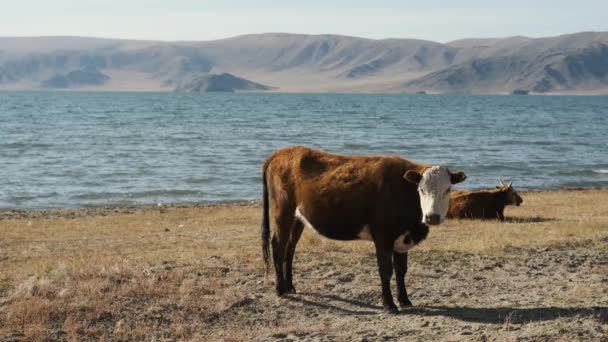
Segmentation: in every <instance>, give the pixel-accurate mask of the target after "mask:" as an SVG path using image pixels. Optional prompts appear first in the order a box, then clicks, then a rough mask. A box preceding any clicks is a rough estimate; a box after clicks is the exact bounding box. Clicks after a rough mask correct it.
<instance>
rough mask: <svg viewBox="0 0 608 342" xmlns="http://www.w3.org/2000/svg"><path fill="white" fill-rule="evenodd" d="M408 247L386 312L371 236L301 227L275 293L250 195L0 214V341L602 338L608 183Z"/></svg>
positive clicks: (607, 336)
mask: <svg viewBox="0 0 608 342" xmlns="http://www.w3.org/2000/svg"><path fill="white" fill-rule="evenodd" d="M522 196H523V198H524V204H523V205H522V206H521V207H516V208H515V207H514V208H508V209H507V211H506V215H507V217H508V218H509V219H508V220H507V221H506V222H497V221H465V220H453V221H448V222H446V223H445V224H444V225H442V226H440V227H433V228H432V230H431V233H430V236H429V238H428V239H427V241H425V242H423V243H422V245H420V246H419V247H417V248H416V249H415V250H414V251H412V252H411V253H410V271H409V273H408V278H407V284H408V290H409V292H410V298H411V299H412V301H413V302H414V305H415V306H414V307H413V308H408V309H404V310H402V312H401V314H400V315H398V316H388V315H385V314H384V313H383V312H382V309H381V300H380V286H379V279H378V275H377V269H376V262H375V257H374V253H373V249H372V247H371V244H370V243H368V242H349V243H344V242H336V241H329V240H326V239H322V238H319V237H318V236H317V235H316V234H314V233H312V232H305V234H304V236H303V238H302V241H301V243H300V245H299V246H298V250H297V253H296V261H295V264H294V267H295V280H294V281H295V286H296V288H297V290H298V294H296V295H292V296H290V297H287V298H281V299H279V298H277V297H276V296H275V294H274V291H273V277H272V276H265V275H264V271H263V265H262V262H261V257H260V254H261V253H260V243H259V224H260V213H261V210H260V208H259V205H258V204H257V203H255V202H252V203H236V204H221V205H187V206H161V207H159V206H143V207H120V208H86V209H77V210H44V211H11V210H9V211H7V210H5V211H2V212H0V340H2V341H5V340H6V341H18V340H43V339H53V340H72V339H76V340H87V339H95V340H98V339H106V340H116V339H122V340H127V339H132V340H142V339H148V340H150V339H156V340H226V341H241V340H243V341H244V340H262V341H274V340H277V341H278V340H286V339H291V340H306V341H313V340H317V341H333V340H342V341H351V340H356V341H376V340H394V339H403V340H476V341H487V340H514V339H517V340H534V341H537V340H564V341H565V340H568V341H571V340H602V339H604V340H608V286H606V284H608V190H586V191H546V192H528V193H523V195H522Z"/></svg>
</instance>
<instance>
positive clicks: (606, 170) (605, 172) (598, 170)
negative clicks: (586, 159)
mask: <svg viewBox="0 0 608 342" xmlns="http://www.w3.org/2000/svg"><path fill="white" fill-rule="evenodd" d="M593 172H595V173H599V174H602V175H608V169H597V170H593Z"/></svg>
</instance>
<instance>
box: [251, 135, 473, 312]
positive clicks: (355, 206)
mask: <svg viewBox="0 0 608 342" xmlns="http://www.w3.org/2000/svg"><path fill="white" fill-rule="evenodd" d="M465 179H466V176H465V174H464V173H463V172H455V173H452V172H450V171H449V170H448V169H447V168H446V167H443V166H428V165H423V164H418V163H414V162H411V161H409V160H406V159H403V158H399V157H391V156H347V155H338V154H331V153H327V152H323V151H320V150H316V149H311V148H307V147H303V146H295V147H288V148H284V149H281V150H278V151H276V152H275V153H273V154H272V155H271V156H270V157H269V158H268V159H267V160H266V162H265V163H264V167H263V183H264V185H263V189H264V192H263V196H264V199H263V220H262V251H263V256H264V261H265V263H266V266H267V269H268V267H269V260H268V259H269V240H270V223H271V221H272V223H273V225H274V227H273V235H272V253H273V255H272V257H273V261H274V269H275V273H276V283H275V285H276V291H277V294H278V295H279V296H281V295H283V294H285V293H294V292H295V289H294V286H293V281H292V264H293V257H294V252H295V248H296V244H297V243H298V240H299V239H300V236H301V234H302V230H303V229H304V227H305V226H308V227H309V228H312V229H314V230H316V231H317V232H318V233H319V234H321V235H323V236H325V237H328V238H330V239H336V240H358V239H363V240H371V241H373V242H374V245H375V247H376V256H377V261H378V267H379V271H380V278H381V280H382V302H383V305H384V308H385V310H387V311H388V312H391V313H396V312H398V310H397V307H396V306H395V304H394V302H393V297H392V294H391V290H390V279H391V277H392V274H393V267H394V269H395V273H396V276H397V295H398V296H397V297H398V301H399V304H400V305H401V306H409V305H412V304H411V302H410V300H409V298H408V295H407V291H406V289H405V281H404V279H405V274H406V273H407V251H408V250H409V249H410V248H412V247H413V246H414V245H416V244H418V243H419V242H420V241H422V240H423V239H425V238H426V236H427V234H428V226H427V225H426V224H425V223H427V224H431V225H436V224H440V223H441V222H442V221H443V220H444V219H445V216H446V213H447V210H448V205H449V201H450V190H451V185H452V184H455V183H459V182H462V181H464V180H465ZM269 211H270V212H269ZM270 214H272V216H271V215H270Z"/></svg>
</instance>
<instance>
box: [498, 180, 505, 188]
mask: <svg viewBox="0 0 608 342" xmlns="http://www.w3.org/2000/svg"><path fill="white" fill-rule="evenodd" d="M498 179H499V180H500V185H501V186H504V185H505V183H504V182H503V181H502V178H498Z"/></svg>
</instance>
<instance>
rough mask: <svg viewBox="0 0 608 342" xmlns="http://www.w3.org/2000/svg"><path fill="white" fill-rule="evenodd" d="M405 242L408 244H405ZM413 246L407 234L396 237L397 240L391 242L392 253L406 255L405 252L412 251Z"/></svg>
mask: <svg viewBox="0 0 608 342" xmlns="http://www.w3.org/2000/svg"><path fill="white" fill-rule="evenodd" d="M405 240H407V241H408V242H407V243H406V242H405ZM415 245H416V244H415V243H414V241H413V240H412V239H411V238H409V233H405V234H401V235H399V236H397V239H395V242H393V251H395V252H397V253H407V251H409V250H410V249H412V248H413V247H414V246H415Z"/></svg>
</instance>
